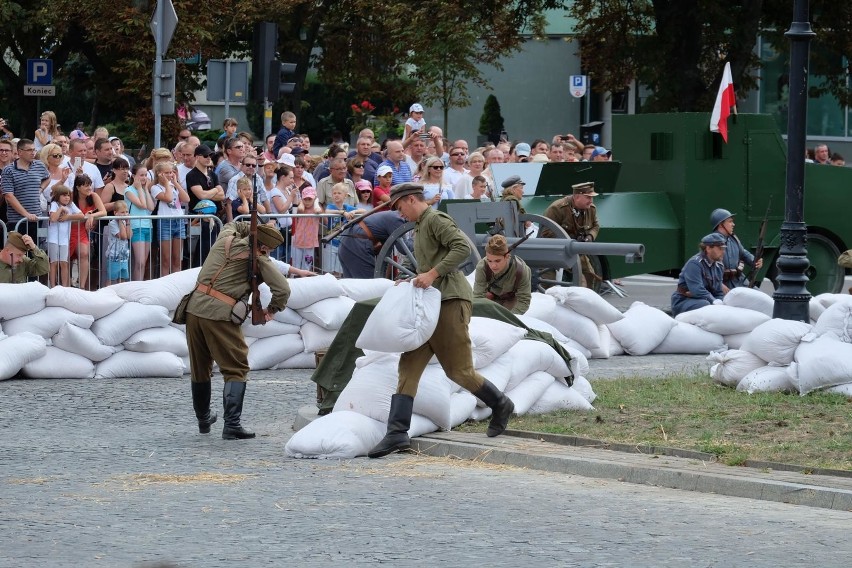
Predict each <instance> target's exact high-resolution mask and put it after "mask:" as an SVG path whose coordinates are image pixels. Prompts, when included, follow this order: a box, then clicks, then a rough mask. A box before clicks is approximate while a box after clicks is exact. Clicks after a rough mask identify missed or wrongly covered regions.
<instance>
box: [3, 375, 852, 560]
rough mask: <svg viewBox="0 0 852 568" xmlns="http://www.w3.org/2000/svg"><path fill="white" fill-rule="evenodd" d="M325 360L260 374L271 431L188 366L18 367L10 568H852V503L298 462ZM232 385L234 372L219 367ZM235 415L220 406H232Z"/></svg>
mask: <svg viewBox="0 0 852 568" xmlns="http://www.w3.org/2000/svg"><path fill="white" fill-rule="evenodd" d="M309 375H310V373H309V372H308V371H283V372H263V373H253V375H252V379H253V380H252V381H251V382H250V383H249V387H248V394H247V396H246V406H245V411H244V423H245V424H246V425H247V426H249V427H251V428H254V429H255V430H256V431H257V432H258V438H257V439H255V440H248V441H244V442H239V441H224V440H222V439H221V438H220V436H219V435H218V432H219V430H218V428H217V427H221V418H220V422H219V423H217V424H216V425H215V427H214V429H213V433H212V434H211V435H209V436H204V435H200V434H198V433H197V430H196V428H195V423H194V417H193V416H192V408H191V403H190V395H189V384H188V379H183V380H175V379H170V380H164V379H134V380H115V381H95V380H84V381H71V380H55V381H49V380H41V381H5V382H2V383H0V391H2V395H3V410H2V413H0V428H2V432H3V436H2V441H0V567H2V568H6V567H10V568H11V567H14V568H19V567H30V566H37V567H66V566H67V567H82V566H85V567H109V568H120V567H138V566H143V565H146V563H151V562H156V561H170V562H173V563H174V564H175V565H177V566H181V567H187V568H188V567H209V568H216V567H220V566H221V567H228V568H233V567H235V566H239V567H254V566H325V565H332V564H334V565H338V566H360V565H364V566H366V565H375V564H383V565H388V566H436V565H441V566H631V567H633V566H637V567H638V566H672V567H674V566H677V567H683V566H720V567H721V566H724V567H731V566H748V567H764V566H765V567H773V568H775V567H776V566H792V565H797V564H802V565H813V566H846V565H848V559H849V557H850V554H852V540H850V538H849V534H850V528H852V514H850V513H848V512H838V511H829V510H822V509H813V508H807V507H798V506H792V505H784V504H775V503H766V502H759V501H752V500H749V499H736V498H729V497H720V496H715V495H706V494H697V493H690V492H683V491H675V490H666V489H660V488H655V487H646V486H637V485H630V484H624V483H619V482H616V481H606V480H596V479H588V478H583V477H578V476H569V475H562V474H554V473H547V472H536V471H529V470H524V469H516V468H509V467H499V466H491V465H486V464H479V463H472V462H467V461H457V460H455V461H451V460H448V459H442V458H431V457H425V456H391V457H390V458H388V459H384V460H367V459H356V460H352V461H342V462H340V461H313V460H292V459H287V458H285V457H284V453H283V446H284V444H285V443H286V441H287V439H288V438H289V436H291V435H292V432H291V425H292V422H293V417H294V416H295V414H296V411H297V409H298V408H299V407H300V406H303V405H305V404H308V403H310V402H311V400H312V398H313V393H314V389H313V383H310V382H309V380H308V377H309ZM218 380H219V382H218V383H214V384H215V385H216V389H214V390H218V388H219V386H220V385H221V379H218ZM220 413H221V412H220Z"/></svg>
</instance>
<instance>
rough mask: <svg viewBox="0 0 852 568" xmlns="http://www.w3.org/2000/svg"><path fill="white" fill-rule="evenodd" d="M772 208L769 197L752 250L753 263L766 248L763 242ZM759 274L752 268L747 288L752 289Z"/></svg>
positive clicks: (761, 255)
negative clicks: (755, 244)
mask: <svg viewBox="0 0 852 568" xmlns="http://www.w3.org/2000/svg"><path fill="white" fill-rule="evenodd" d="M770 207H772V196H771V195H770V196H769V203H767V204H766V214H765V215H764V216H763V221H761V222H760V232H758V235H757V246H756V247H755V248H754V261H755V262H757V261H758V259H760V258H762V257H763V250H764V248H766V247H765V246H764V245H765V240H766V224H767V223H768V222H769V208H770ZM758 272H760V271H759V270H758V269H757V268H753V269H752V271H751V276H749V278H748V287H749V288H754V284H755V281H756V280H757V273H758Z"/></svg>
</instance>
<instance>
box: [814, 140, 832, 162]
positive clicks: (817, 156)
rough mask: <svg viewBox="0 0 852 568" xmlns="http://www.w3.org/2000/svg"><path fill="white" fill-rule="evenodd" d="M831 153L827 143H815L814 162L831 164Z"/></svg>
mask: <svg viewBox="0 0 852 568" xmlns="http://www.w3.org/2000/svg"><path fill="white" fill-rule="evenodd" d="M830 155H831V153H830V152H829V151H828V144H817V145H816V147H815V148H814V162H815V163H817V164H822V165H831V158H830Z"/></svg>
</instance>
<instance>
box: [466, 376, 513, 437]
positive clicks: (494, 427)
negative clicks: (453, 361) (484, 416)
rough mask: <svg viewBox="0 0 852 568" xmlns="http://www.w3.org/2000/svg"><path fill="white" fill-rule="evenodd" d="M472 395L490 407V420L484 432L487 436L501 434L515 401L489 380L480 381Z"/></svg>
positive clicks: (507, 422)
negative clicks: (480, 384) (479, 385)
mask: <svg viewBox="0 0 852 568" xmlns="http://www.w3.org/2000/svg"><path fill="white" fill-rule="evenodd" d="M473 396H475V397H476V398H478V399H479V400H481V401H482V402H484V403H485V404H486V406H488V407H489V408H490V409H491V422H489V423H488V430H486V431H485V434H486V435H487V436H488V437H489V438H493V437H494V436H499V435H500V434H502V433H503V432H504V431H505V430H506V425H508V424H509V417H510V416H511V415H512V412H514V410H515V403H514V402H512V401H511V399H510V398H509V397H507V396H506V395H505V394H503V393H502V392H500V389H498V388H497V387H495V386H494V385H493V384H492V383H491V382H489V381H485V382H484V383H482V386H481V387H480V388H479V390H478V391H476V392H475V393H473Z"/></svg>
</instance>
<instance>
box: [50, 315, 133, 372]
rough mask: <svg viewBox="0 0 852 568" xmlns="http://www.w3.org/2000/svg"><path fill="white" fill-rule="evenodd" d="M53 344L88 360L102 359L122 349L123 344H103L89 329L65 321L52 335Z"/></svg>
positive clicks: (96, 360)
mask: <svg viewBox="0 0 852 568" xmlns="http://www.w3.org/2000/svg"><path fill="white" fill-rule="evenodd" d="M53 345H54V346H55V347H58V348H60V349H62V350H64V351H68V352H69V353H75V354H77V355H81V356H82V357H85V358H86V359H88V360H89V361H94V362H95V363H97V362H98V361H103V360H104V359H106V358H107V357H110V356H112V355H113V353H117V352H119V351H121V350H122V349H124V346H123V345H119V346H117V347H114V346H112V345H104V344H103V343H101V342H100V340H99V339H98V338H97V337H95V334H94V333H92V330H90V329H84V328H82V327H77V326H76V325H73V324H70V323H65V324H63V325H62V327H61V328H60V329H59V331H58V332H57V333H56V335H54V336H53Z"/></svg>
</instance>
